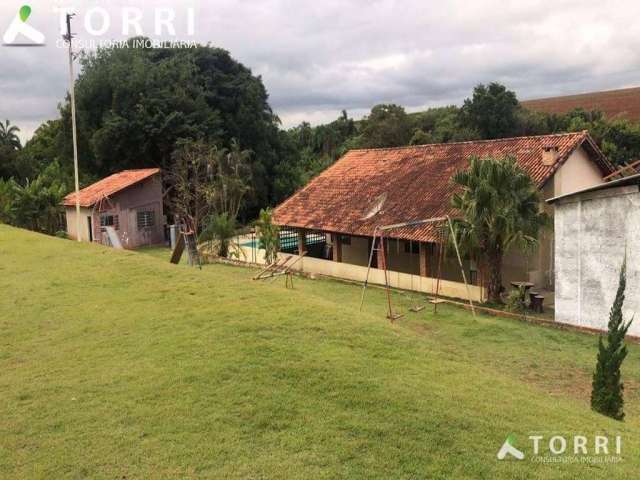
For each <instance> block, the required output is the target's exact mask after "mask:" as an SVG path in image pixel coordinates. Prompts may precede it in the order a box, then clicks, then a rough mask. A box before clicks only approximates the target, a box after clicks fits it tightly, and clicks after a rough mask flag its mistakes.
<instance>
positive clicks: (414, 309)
mask: <svg viewBox="0 0 640 480" xmlns="http://www.w3.org/2000/svg"><path fill="white" fill-rule="evenodd" d="M424 309H425V306H424V305H414V306H413V307H411V308H410V309H409V311H411V312H414V313H418V312H420V311H422V310H424Z"/></svg>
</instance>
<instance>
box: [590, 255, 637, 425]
mask: <svg viewBox="0 0 640 480" xmlns="http://www.w3.org/2000/svg"><path fill="white" fill-rule="evenodd" d="M626 286H627V259H626V257H625V259H624V261H623V263H622V268H621V269H620V279H619V281H618V291H617V292H616V298H615V300H614V302H613V305H612V306H611V312H610V313H609V324H608V332H607V341H606V343H605V342H604V341H603V339H602V336H600V337H599V338H598V361H597V363H596V370H595V372H594V374H593V384H592V390H591V408H592V409H593V410H595V411H596V412H598V413H601V414H603V415H607V416H608V417H611V418H614V419H616V420H623V419H624V411H623V407H624V398H623V391H624V384H623V382H622V375H621V372H620V367H621V366H622V362H623V361H624V359H625V358H626V356H627V347H626V345H625V344H624V337H625V335H626V334H627V330H629V327H630V326H631V322H632V320H629V322H627V323H625V322H624V319H623V317H622V307H623V305H624V292H625V289H626Z"/></svg>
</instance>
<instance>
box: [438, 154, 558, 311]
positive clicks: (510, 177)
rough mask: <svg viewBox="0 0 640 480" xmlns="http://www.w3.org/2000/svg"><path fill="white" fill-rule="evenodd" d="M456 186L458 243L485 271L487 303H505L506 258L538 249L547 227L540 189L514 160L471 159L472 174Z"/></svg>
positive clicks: (460, 176)
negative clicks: (502, 293)
mask: <svg viewBox="0 0 640 480" xmlns="http://www.w3.org/2000/svg"><path fill="white" fill-rule="evenodd" d="M452 180H453V183H454V184H455V185H456V187H457V189H458V192H457V193H456V194H455V195H454V196H453V198H452V201H451V204H452V206H453V207H454V208H456V209H457V210H458V211H459V212H460V214H461V217H462V218H460V219H459V220H456V222H455V230H456V235H457V237H458V240H459V242H458V243H459V244H460V245H461V246H462V247H463V250H464V251H465V253H466V254H467V255H470V256H471V257H472V258H479V259H481V260H482V261H483V263H484V265H486V269H487V271H488V274H489V279H488V289H487V290H488V297H489V301H490V302H493V303H502V299H501V298H500V291H501V289H502V259H503V257H504V254H505V252H507V251H508V250H509V249H510V248H512V247H514V248H518V249H520V250H522V251H527V250H530V249H532V248H534V247H535V246H536V245H537V244H538V233H539V232H540V230H541V229H542V228H543V227H545V226H546V225H547V224H548V222H549V218H548V215H547V214H546V213H544V212H541V211H540V203H541V198H540V193H539V191H538V188H537V186H536V184H535V182H534V181H533V180H532V179H531V177H530V176H529V175H528V174H527V173H526V172H525V171H524V170H522V168H520V167H519V166H518V164H517V163H516V160H515V159H514V158H513V157H505V158H493V157H486V158H479V157H472V158H471V159H470V160H469V168H467V169H465V170H461V171H459V172H457V173H456V174H455V175H454V176H453V179H452Z"/></svg>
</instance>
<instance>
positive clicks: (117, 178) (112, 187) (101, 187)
mask: <svg viewBox="0 0 640 480" xmlns="http://www.w3.org/2000/svg"><path fill="white" fill-rule="evenodd" d="M156 173H160V169H159V168H143V169H140V170H123V171H122V172H118V173H114V174H113V175H110V176H108V177H106V178H103V179H102V180H99V181H97V182H96V183H94V184H91V185H89V186H88V187H85V188H83V189H82V190H80V206H82V207H90V206H92V205H94V204H95V203H96V202H97V201H98V200H100V199H101V198H104V197H108V196H110V195H113V194H114V193H116V192H119V191H120V190H124V189H125V188H127V187H130V186H131V185H134V184H136V183H138V182H140V181H142V180H144V179H145V178H148V177H150V176H152V175H155V174H156ZM63 204H64V205H65V206H75V204H76V193H75V192H72V193H70V194H69V195H67V196H66V197H64V200H63Z"/></svg>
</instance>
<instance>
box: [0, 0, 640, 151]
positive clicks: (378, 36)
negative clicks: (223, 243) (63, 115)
mask: <svg viewBox="0 0 640 480" xmlns="http://www.w3.org/2000/svg"><path fill="white" fill-rule="evenodd" d="M25 1H28V0H23V1H13V0H3V1H2V3H1V4H0V30H1V32H0V33H4V30H5V29H6V28H7V27H8V26H9V25H10V24H11V22H12V20H13V19H14V17H15V16H16V14H17V12H18V10H19V9H20V7H21V6H22V5H23V4H24V2H25ZM511 3H512V5H511ZM29 5H30V6H31V15H30V17H29V18H28V20H27V23H28V24H29V25H31V26H33V27H34V28H36V29H38V30H39V31H41V32H42V33H43V34H44V35H45V38H46V40H45V42H46V45H45V46H44V47H40V48H27V47H5V46H2V47H0V118H2V119H5V118H8V119H10V120H11V121H12V122H13V123H15V124H17V125H18V126H19V127H20V128H21V129H22V131H23V138H28V137H29V136H30V135H31V134H32V133H33V131H34V130H35V129H36V128H37V126H38V125H39V124H40V123H41V122H42V121H44V120H47V119H50V118H55V117H56V115H57V104H58V102H60V101H61V99H62V98H63V97H64V95H65V93H66V91H67V88H68V70H67V63H66V62H67V57H66V51H65V50H64V49H63V48H59V45H58V44H59V41H58V39H59V37H60V35H59V9H60V8H66V7H73V8H75V11H76V12H77V14H78V15H77V17H76V19H75V20H74V22H75V28H74V30H75V31H76V32H77V33H78V39H79V40H80V41H83V42H85V43H88V42H90V41H91V40H100V41H103V40H109V39H116V40H117V39H122V38H125V37H124V36H123V31H122V30H123V21H122V17H123V13H124V12H123V8H138V9H141V10H142V15H143V16H142V20H141V22H140V23H141V27H142V28H143V30H144V32H143V33H144V34H145V35H147V36H149V37H151V38H158V39H170V38H173V39H179V40H196V41H199V42H203V43H207V42H210V43H211V44H213V45H215V46H219V47H223V48H225V49H227V50H229V51H230V52H231V54H232V55H233V56H234V57H235V58H236V59H237V60H239V61H241V62H242V63H244V64H245V65H246V66H248V67H249V68H251V69H252V70H253V72H254V73H256V74H259V75H262V78H263V80H264V83H265V85H266V87H267V90H268V91H269V94H270V101H271V105H272V107H273V108H274V109H275V111H276V112H277V114H278V115H279V116H280V118H281V119H282V121H283V124H284V126H286V127H288V126H292V125H295V124H297V123H299V122H300V121H302V120H308V121H310V122H311V123H313V124H317V123H322V122H325V121H330V120H332V119H334V118H335V117H337V115H338V112H339V111H340V110H341V109H347V110H348V111H349V113H350V114H351V115H352V116H354V117H356V118H358V117H361V116H362V115H364V114H365V113H366V112H367V111H368V110H369V109H370V108H371V106H372V105H375V104H376V103H382V102H394V103H398V104H401V105H404V106H405V107H406V108H407V109H408V110H410V111H413V110H419V109H421V108H424V107H428V106H438V105H446V104H451V103H460V102H461V101H462V100H463V99H464V98H465V97H467V96H468V95H469V93H470V91H471V89H472V88H473V86H474V85H476V84H477V83H480V82H489V81H492V80H498V81H500V82H502V83H504V84H506V85H507V86H508V87H510V88H511V89H513V90H515V91H516V92H517V94H518V96H519V98H520V99H527V98H536V97H544V96H553V95H558V94H565V93H579V92H586V91H593V90H601V89H613V88H620V87H628V86H638V85H640V23H639V22H638V21H637V20H638V18H640V2H638V1H637V0H629V1H607V2H604V1H602V0H599V1H590V0H581V1H560V0H557V1H530V0H519V1H517V2H505V1H504V0H502V1H493V0H487V1H482V0H474V1H469V0H463V1H444V0H439V1H428V0H405V1H391V0H381V1H365V0H351V1H349V0H340V1H338V0H323V1H317V0H313V1H305V0H264V1H260V0H252V1H248V0H220V1H217V0H209V1H207V0H201V1H197V0H192V1H178V0H164V1H140V0H129V1H121V0H115V1H114V0H109V1H105V0H103V1H96V0H94V1H72V0H54V1H52V0H31V1H30V3H29ZM96 7H97V8H98V9H103V10H97V11H96V10H95V9H96ZM156 7H168V8H173V9H174V13H175V20H174V22H173V24H174V28H175V36H171V35H170V33H169V32H168V31H167V29H166V28H164V29H163V31H162V33H161V34H160V35H156V33H155V31H154V26H155V25H154V20H155V19H154V16H155V14H156V13H157V12H156V11H155V10H154V8H156ZM188 7H191V8H193V11H194V15H193V18H194V22H193V35H189V33H190V32H189V14H188V10H187V8H188ZM57 9H58V10H57ZM92 9H94V11H92ZM105 11H106V14H108V18H109V25H106V24H103V23H102V21H103V18H104V14H105ZM87 21H88V23H89V25H88V26H89V28H93V29H96V30H100V29H105V28H106V31H105V32H104V33H102V34H100V35H97V36H95V35H91V33H90V32H89V31H88V30H87V25H86V23H87ZM107 27H108V28H107ZM132 28H133V27H132Z"/></svg>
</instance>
